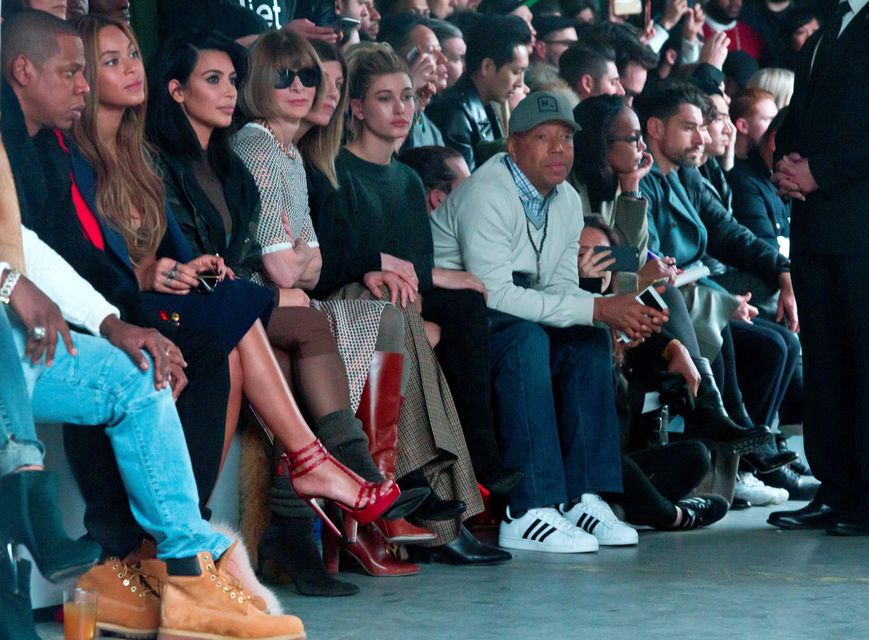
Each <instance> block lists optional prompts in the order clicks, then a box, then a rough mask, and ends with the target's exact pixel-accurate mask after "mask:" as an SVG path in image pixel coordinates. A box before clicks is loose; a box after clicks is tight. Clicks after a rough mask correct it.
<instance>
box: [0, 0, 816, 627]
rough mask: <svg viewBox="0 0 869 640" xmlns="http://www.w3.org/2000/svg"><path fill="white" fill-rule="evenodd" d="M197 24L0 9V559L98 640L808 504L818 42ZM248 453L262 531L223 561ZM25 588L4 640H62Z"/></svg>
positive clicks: (82, 6)
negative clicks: (89, 623) (435, 568)
mask: <svg viewBox="0 0 869 640" xmlns="http://www.w3.org/2000/svg"><path fill="white" fill-rule="evenodd" d="M200 4H201V5H203V6H202V7H200V6H199V4H197V5H196V6H194V5H193V4H192V3H191V4H190V5H189V6H188V5H183V4H182V3H175V2H168V1H166V2H162V1H161V2H158V3H157V5H158V7H157V8H158V15H159V17H160V23H159V24H158V25H156V26H157V27H158V28H159V29H160V30H161V32H162V33H163V34H164V35H165V37H164V38H161V40H160V43H159V45H158V46H157V47H156V49H155V50H154V51H152V52H149V55H148V57H147V59H146V57H145V55H144V54H143V52H142V50H141V48H140V44H139V40H138V39H137V35H136V33H135V32H134V29H133V27H132V26H131V21H132V22H133V23H134V24H136V23H135V18H137V15H136V6H135V4H134V5H133V6H132V7H131V6H130V3H129V2H127V1H125V0H123V1H122V0H118V1H115V2H113V1H110V0H100V1H96V0H91V2H90V3H87V2H73V1H69V2H66V3H64V2H46V1H43V0H19V1H18V2H4V3H3V14H2V18H3V26H2V114H3V117H2V121H0V129H2V140H3V146H4V147H5V153H0V184H2V193H0V302H2V303H3V304H0V360H2V368H3V379H4V383H3V385H0V505H2V511H3V513H4V520H3V522H2V523H0V539H2V541H3V542H4V544H5V543H6V542H11V543H18V544H23V545H25V546H27V547H28V549H29V550H30V552H31V554H32V556H33V558H34V560H35V562H36V564H37V567H38V569H39V571H40V572H41V573H42V574H43V575H44V576H45V577H47V578H49V579H52V580H62V579H66V578H69V577H70V576H73V575H79V574H81V575H80V577H78V583H79V585H80V586H82V587H86V588H89V589H93V590H96V591H97V592H98V594H99V605H98V611H97V626H98V627H99V628H100V629H101V630H103V631H109V632H115V633H120V634H127V635H128V636H130V637H137V638H150V637H156V635H157V634H158V633H162V634H164V635H165V636H166V637H173V638H185V639H187V638H242V637H244V638H260V637H262V638H266V637H267V638H302V637H304V628H303V625H302V623H301V621H300V620H298V619H297V618H295V617H293V616H290V615H284V614H283V612H282V609H281V605H280V603H279V601H278V600H277V598H275V597H274V595H273V594H272V593H271V592H270V591H269V589H268V588H267V587H266V586H264V585H263V584H262V583H261V582H260V579H262V580H263V581H264V582H266V583H269V582H273V581H277V582H279V581H282V580H285V579H286V577H287V576H288V577H289V578H290V579H291V580H292V582H293V584H294V585H295V587H296V589H297V590H298V591H299V592H300V593H301V594H304V595H311V596H341V595H352V594H354V593H356V592H358V591H359V587H357V586H356V585H354V584H350V583H348V582H344V581H341V580H339V579H338V578H337V577H336V574H337V573H338V572H339V571H340V570H341V569H344V568H347V567H348V566H350V565H359V566H360V567H361V568H362V569H363V570H364V571H366V572H367V573H369V574H370V575H372V576H402V575H410V574H415V573H419V572H420V571H421V570H422V568H421V567H420V563H428V562H433V561H434V562H445V563H450V564H495V563H501V562H506V561H509V560H510V559H511V557H512V556H511V554H510V553H509V552H508V551H505V549H511V550H525V551H529V550H530V551H536V552H544V553H546V552H548V553H589V552H597V551H598V550H599V549H600V548H601V547H606V546H630V545H637V544H640V543H641V542H642V540H641V539H642V536H641V535H639V533H638V530H642V529H644V528H654V529H659V530H666V531H678V530H689V529H697V528H701V527H706V526H709V525H712V524H714V523H715V522H717V521H718V520H720V519H721V518H723V517H725V515H726V513H727V511H728V509H731V508H738V507H743V508H746V507H749V506H751V505H768V504H778V503H780V502H782V501H784V500H787V499H788V498H789V497H790V498H792V499H806V500H808V499H811V498H812V496H813V494H814V492H815V491H816V490H817V486H818V483H817V481H816V480H815V479H814V478H813V477H812V475H811V470H810V469H809V468H808V466H807V465H806V464H805V463H804V462H802V461H800V460H799V457H798V456H797V454H796V453H794V452H792V451H790V450H789V449H788V446H787V442H786V440H787V439H786V437H785V436H784V435H783V434H782V433H781V430H780V429H779V426H780V425H781V424H787V423H799V422H801V420H802V360H801V347H800V340H799V334H798V332H799V315H798V309H797V305H796V300H795V296H794V289H793V285H792V283H791V276H790V261H789V257H788V249H789V229H790V204H789V202H787V201H785V200H783V199H782V198H780V197H779V195H778V193H777V187H776V186H775V185H774V184H773V183H772V181H771V176H772V172H773V167H774V154H775V139H776V132H777V131H778V129H779V128H780V127H781V125H782V121H783V119H784V117H785V116H784V114H785V113H786V112H787V108H788V107H787V105H788V102H789V101H790V99H791V96H792V94H793V73H792V72H791V71H790V70H789V69H792V68H793V67H794V66H795V65H796V61H795V60H796V57H797V56H798V51H799V49H800V48H801V47H802V45H803V44H804V42H805V41H806V39H807V38H808V37H809V36H810V35H811V33H812V32H814V31H816V30H817V29H818V28H819V26H820V25H821V24H823V19H821V18H822V17H823V16H824V15H825V14H826V10H825V7H823V6H820V3H811V2H802V3H796V2H765V1H761V0H746V2H745V6H744V7H743V3H742V2H738V1H734V0H730V1H729V2H725V1H724V0H711V2H709V3H707V4H706V5H705V7H703V8H701V6H700V4H699V3H698V4H696V5H695V6H693V7H689V6H688V3H687V2H685V1H684V0H667V1H666V2H665V3H658V4H659V5H660V6H658V5H654V7H655V10H653V14H652V16H651V19H650V20H649V22H648V23H643V22H642V20H643V18H642V16H639V15H638V16H630V17H624V16H615V15H613V14H612V12H611V11H610V13H609V15H607V11H606V10H604V11H601V10H600V9H601V7H599V6H597V4H595V3H589V2H576V1H568V0H548V1H547V0H544V1H541V2H537V3H526V4H523V3H520V2H519V1H518V0H492V1H490V0H484V1H483V2H482V3H479V5H478V4H477V3H475V2H458V1H456V2H443V1H442V0H429V1H428V2H425V1H423V0H398V1H396V0H374V1H373V2H371V1H368V2H363V1H361V0H340V1H339V2H336V3H332V2H325V1H320V0H310V1H309V2H301V3H298V6H295V3H285V2H275V3H274V6H273V7H272V6H271V5H269V6H268V7H266V6H265V5H263V6H262V7H257V6H255V5H256V3H248V4H249V5H250V6H251V7H252V8H247V7H245V6H243V3H242V6H239V4H238V3H236V2H229V1H228V0H208V1H207V2H203V3H200ZM816 4H817V6H816ZM527 5H531V6H530V8H529V6H527ZM290 11H294V12H295V13H294V14H290V13H289V12H290ZM740 56H743V57H744V58H749V59H748V60H745V59H742V60H740ZM758 64H760V65H769V66H764V67H762V68H760V70H759V71H757V73H754V74H753V75H752V76H751V79H750V80H749V79H748V76H747V75H746V69H752V68H753V69H756V68H757V66H758ZM752 65H753V66H752ZM743 85H747V86H745V87H744V88H743ZM7 157H8V160H7ZM646 288H651V290H652V291H654V295H651V294H650V296H651V297H650V296H643V297H642V298H638V297H637V294H638V292H640V291H643V290H645V289H646ZM647 393H652V394H657V397H658V398H659V400H660V403H661V404H664V405H665V408H664V409H662V410H659V412H658V414H657V415H658V418H657V422H655V419H649V418H648V416H646V417H645V418H644V417H643V416H642V415H641V413H642V409H641V407H640V406H638V405H637V401H636V398H638V397H643V396H644V395H645V394H647ZM642 404H643V403H642V402H640V403H639V405H642ZM668 411H669V414H670V416H671V417H672V416H678V420H676V421H674V424H675V423H678V422H679V421H681V422H682V423H683V424H684V427H683V428H682V429H679V430H678V432H675V431H674V432H672V433H669V434H668V432H667V430H666V415H667V412H668ZM46 421H47V422H59V423H64V426H63V448H64V453H65V454H66V457H67V459H68V461H69V465H70V467H71V469H72V472H73V476H74V477H75V480H76V483H77V485H78V488H79V489H80V491H81V494H82V496H83V498H84V502H85V517H84V525H85V528H86V530H87V535H86V537H85V538H84V539H82V540H80V541H73V540H70V539H68V538H67V536H66V533H65V532H64V530H63V527H62V525H61V524H60V515H59V513H60V505H59V504H58V503H57V490H56V485H55V482H56V480H55V478H54V476H53V475H52V473H51V472H50V471H47V470H45V468H44V464H43V459H44V455H45V451H44V446H43V445H42V444H41V443H40V442H39V440H38V438H37V434H36V432H35V430H34V422H46ZM653 424H657V430H656V428H653V427H650V425H653ZM662 425H663V426H662ZM237 432H238V433H237ZM239 436H240V437H239ZM234 440H235V441H238V442H240V444H241V449H242V452H241V459H242V464H241V469H240V478H239V483H240V485H241V486H242V487H243V488H242V491H241V493H240V502H241V522H240V532H236V531H232V530H224V529H220V530H218V529H216V528H215V527H213V526H212V525H211V524H210V523H209V520H210V518H211V510H210V508H209V500H210V498H211V495H212V492H213V490H214V487H215V485H216V483H217V481H218V477H219V476H220V474H221V472H222V471H223V467H224V462H225V461H226V459H227V455H228V452H229V448H230V445H231V444H232V443H233V441H234ZM670 440H672V441H670ZM731 456H737V457H738V458H739V466H738V472H735V477H734V478H733V480H734V481H735V489H733V488H731V490H730V491H728V490H724V491H718V493H715V492H713V491H712V490H710V489H709V482H705V481H708V479H709V477H710V474H711V472H712V469H713V466H714V465H715V464H716V463H717V462H719V461H721V460H723V459H727V458H728V457H731ZM721 494H723V495H721ZM486 496H488V500H487V501H486V503H485V504H486V507H487V508H488V514H486V518H487V519H488V521H491V520H494V521H495V522H497V523H498V531H497V536H496V542H497V546H495V545H492V544H487V543H486V542H484V541H483V540H481V539H480V529H476V528H475V526H474V525H475V522H476V523H479V522H481V521H483V520H480V519H476V520H475V516H478V515H479V514H481V513H483V512H484V508H486V507H484V497H486ZM315 516H316V517H319V518H321V519H322V520H323V523H324V525H325V526H324V527H323V535H322V552H321V551H320V545H319V544H318V542H320V541H319V540H317V539H316V537H315V531H317V530H318V529H317V528H315V527H314V526H313V521H314V517H315ZM490 542H491V541H490ZM256 569H258V570H259V573H258V574H255V573H254V571H255V570H256ZM257 575H258V576H260V578H258V577H257ZM28 577H29V565H28V563H27V562H26V561H24V560H19V559H17V558H15V557H13V556H11V555H10V557H9V558H4V559H3V560H0V591H2V592H3V594H4V596H3V598H0V603H3V604H2V606H3V616H2V623H0V638H7V637H8V638H11V637H15V638H26V639H27V640H30V639H31V638H35V637H36V636H35V632H34V631H33V622H32V613H31V611H30V604H29V600H28V597H27V593H28V587H27V585H26V584H25V583H26V582H27V580H28ZM212 582H213V583H215V584H216V585H217V586H218V587H220V588H219V589H217V588H213V587H212V586H211V585H210V584H209V583H212ZM7 596H8V597H7ZM9 603H17V604H9ZM7 612H8V613H9V615H7ZM13 614H14V615H13Z"/></svg>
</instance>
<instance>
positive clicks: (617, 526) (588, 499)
mask: <svg viewBox="0 0 869 640" xmlns="http://www.w3.org/2000/svg"><path fill="white" fill-rule="evenodd" d="M566 507H567V505H565V504H562V505H559V506H558V510H559V511H560V512H561V513H562V514H564V517H565V518H567V520H568V522H570V523H571V524H574V525H576V527H577V528H578V529H582V530H583V531H587V532H588V533H590V534H592V535H593V536H594V537H595V538H597V541H598V542H599V543H600V544H601V545H602V546H610V547H621V546H626V545H631V544H637V543H638V542H639V541H640V536H639V534H638V533H637V530H636V529H632V528H631V527H629V526H628V525H626V524H625V523H624V522H622V521H621V520H619V519H618V518H616V514H614V513H613V510H612V509H611V508H610V506H609V505H608V504H607V503H606V502H604V500H603V498H601V497H600V496H599V495H597V494H594V493H583V494H582V500H581V501H580V502H579V503H577V504H576V505H574V506H573V508H571V509H567V510H565V508H566Z"/></svg>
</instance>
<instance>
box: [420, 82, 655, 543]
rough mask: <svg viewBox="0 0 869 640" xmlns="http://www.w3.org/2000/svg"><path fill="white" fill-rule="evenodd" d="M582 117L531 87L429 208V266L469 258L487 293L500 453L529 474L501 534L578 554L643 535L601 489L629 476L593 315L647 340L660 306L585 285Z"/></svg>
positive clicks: (603, 340) (603, 334) (604, 349)
mask: <svg viewBox="0 0 869 640" xmlns="http://www.w3.org/2000/svg"><path fill="white" fill-rule="evenodd" d="M578 130H579V125H577V124H576V122H575V121H574V119H573V113H572V111H571V109H570V105H569V104H568V103H567V101H566V100H565V99H564V98H562V97H561V96H557V95H555V94H553V93H549V92H545V91H538V92H535V93H532V94H531V95H529V96H527V97H526V98H525V99H524V100H523V101H522V102H520V103H519V104H518V105H517V107H516V109H515V110H514V111H513V114H512V115H511V117H510V137H509V138H508V139H507V153H499V154H496V155H494V156H493V157H492V158H490V159H489V160H488V161H487V162H486V163H485V164H483V165H482V166H481V167H479V168H478V169H477V170H476V172H475V173H473V174H472V175H471V177H470V178H468V179H467V180H465V181H464V182H463V183H462V184H461V185H459V186H458V187H457V188H456V189H455V190H453V192H452V193H451V194H450V195H449V197H448V198H447V199H446V200H445V201H444V203H443V204H441V206H440V207H438V209H437V210H436V211H435V212H434V213H433V215H432V218H431V220H432V236H433V239H434V258H435V266H437V267H439V268H444V269H457V270H463V271H469V272H471V273H473V274H475V275H476V276H477V277H479V278H480V279H481V280H482V281H483V283H484V284H485V285H486V290H487V292H488V299H487V304H488V306H489V327H490V338H489V346H490V348H491V353H492V362H493V363H494V371H493V375H494V377H493V380H494V381H495V384H494V386H495V397H496V402H497V407H498V411H497V413H498V415H499V435H500V440H501V442H500V445H501V452H502V454H503V458H504V465H505V466H508V467H514V468H518V469H521V470H522V471H523V473H524V478H523V480H522V482H521V483H520V484H519V485H518V486H517V487H516V488H515V489H513V490H512V491H511V492H510V493H509V500H510V505H509V508H508V510H507V515H506V517H505V518H504V520H503V521H502V523H501V527H500V539H499V544H500V546H502V547H507V548H511V549H529V550H536V551H544V552H550V553H582V552H589V551H595V550H597V548H598V546H599V545H632V544H637V541H638V538H637V532H636V531H635V530H633V529H631V528H630V527H628V526H627V525H624V524H622V523H621V522H619V521H618V519H617V518H616V517H615V516H614V515H613V513H612V510H610V508H609V506H607V504H606V502H604V501H603V500H602V499H601V498H600V494H601V493H621V491H622V479H621V461H620V460H621V459H620V454H619V437H618V425H617V422H616V412H615V398H614V395H613V385H612V377H611V371H610V361H611V356H610V343H611V339H610V335H609V330H607V329H603V328H600V327H596V326H594V323H595V322H602V323H605V324H608V325H610V326H612V327H613V328H616V329H621V330H622V331H624V332H625V333H627V334H628V335H629V336H631V337H632V338H635V339H639V338H641V337H643V336H648V335H651V333H652V332H653V331H657V330H660V325H661V323H662V322H664V321H665V319H666V316H665V314H662V313H659V312H657V311H655V310H654V309H651V308H649V307H646V306H644V305H642V304H640V303H639V302H637V301H636V300H635V299H634V298H633V296H632V295H622V296H611V297H600V296H593V295H592V294H589V293H586V292H584V291H583V290H582V289H580V288H579V274H578V267H577V264H578V262H577V261H578V256H579V234H580V232H581V231H582V226H583V218H582V213H583V212H582V202H581V200H580V197H579V194H577V192H576V191H575V190H574V189H573V187H571V186H570V184H569V183H567V182H566V181H565V180H566V178H567V175H568V173H569V172H570V170H571V168H572V166H573V136H574V134H575V133H576V131H578ZM553 376H554V379H555V380H556V381H557V385H558V386H557V389H554V388H553ZM555 398H558V401H557V402H556V401H555ZM553 505H557V507H556V506H553Z"/></svg>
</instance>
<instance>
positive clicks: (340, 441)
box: [311, 409, 384, 482]
mask: <svg viewBox="0 0 869 640" xmlns="http://www.w3.org/2000/svg"><path fill="white" fill-rule="evenodd" d="M311 429H312V430H313V431H314V433H315V434H316V436H317V437H318V438H320V440H322V441H323V444H325V445H326V448H327V449H328V450H329V453H331V454H332V455H333V456H335V457H336V458H337V459H338V461H339V462H341V463H342V464H344V465H346V466H347V467H350V469H352V470H353V471H355V472H356V473H358V474H359V475H360V476H362V477H363V478H364V479H365V480H369V481H371V482H383V480H384V478H383V476H382V475H381V473H380V471H379V470H378V469H377V465H375V464H374V460H372V459H371V454H370V453H369V451H368V438H367V437H366V436H365V432H364V431H363V430H362V423H361V422H360V421H359V419H358V418H357V417H356V416H354V415H353V414H352V413H351V412H350V409H341V410H340V411H335V412H334V413H330V414H328V415H325V416H323V417H322V418H318V419H316V420H314V421H313V423H312V424H311Z"/></svg>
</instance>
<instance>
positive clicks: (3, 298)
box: [0, 269, 21, 304]
mask: <svg viewBox="0 0 869 640" xmlns="http://www.w3.org/2000/svg"><path fill="white" fill-rule="evenodd" d="M20 277H21V272H20V271H18V269H9V271H7V272H6V280H4V281H3V286H0V302H2V303H3V304H9V300H10V299H11V298H12V290H13V289H14V288H15V285H16V284H18V279H19V278H20Z"/></svg>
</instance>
